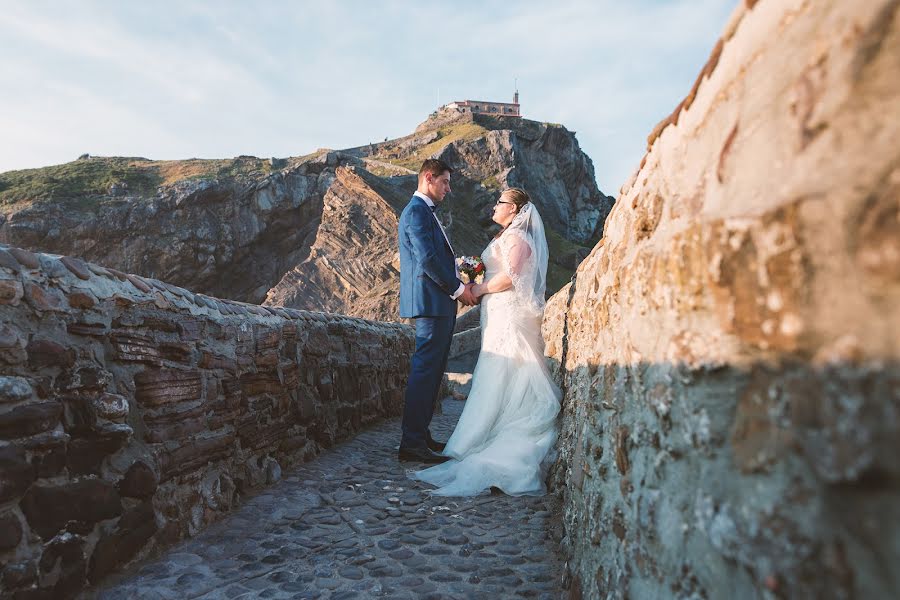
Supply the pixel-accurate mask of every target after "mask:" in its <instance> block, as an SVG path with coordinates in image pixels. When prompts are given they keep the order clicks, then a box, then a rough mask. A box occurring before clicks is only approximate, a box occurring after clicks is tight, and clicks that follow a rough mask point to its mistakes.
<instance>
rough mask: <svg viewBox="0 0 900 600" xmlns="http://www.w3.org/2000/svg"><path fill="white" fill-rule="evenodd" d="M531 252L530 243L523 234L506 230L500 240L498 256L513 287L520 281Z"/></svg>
mask: <svg viewBox="0 0 900 600" xmlns="http://www.w3.org/2000/svg"><path fill="white" fill-rule="evenodd" d="M532 254H533V252H532V251H531V245H530V244H529V243H528V240H527V239H526V238H525V236H523V235H520V234H518V233H517V232H508V233H507V234H506V235H504V236H503V238H501V240H500V258H501V260H502V262H503V270H504V271H506V274H507V275H509V278H510V279H511V280H512V282H513V287H518V286H517V285H516V284H517V282H518V283H521V279H522V275H523V274H525V271H526V269H527V267H528V262H529V259H530V258H531V255H532Z"/></svg>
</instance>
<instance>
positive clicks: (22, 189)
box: [0, 158, 160, 204]
mask: <svg viewBox="0 0 900 600" xmlns="http://www.w3.org/2000/svg"><path fill="white" fill-rule="evenodd" d="M150 164H152V163H150V161H147V160H145V159H140V158H138V159H135V158H91V159H81V160H76V161H73V162H70V163H65V164H62V165H54V166H52V167H43V168H40V169H24V170H21V171H8V172H6V173H0V204H16V203H18V202H22V201H32V200H47V199H53V200H66V199H80V198H83V197H85V196H95V195H104V194H107V193H108V190H109V187H110V185H112V184H113V183H125V184H127V185H128V190H129V192H131V193H150V192H152V190H154V189H155V188H156V186H157V185H159V183H160V177H159V173H157V172H156V171H155V169H153V168H150V167H149V166H148V165H150Z"/></svg>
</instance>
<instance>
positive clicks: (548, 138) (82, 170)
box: [0, 112, 612, 320]
mask: <svg viewBox="0 0 900 600" xmlns="http://www.w3.org/2000/svg"><path fill="white" fill-rule="evenodd" d="M429 156H440V157H442V158H444V159H445V160H447V161H448V162H449V163H450V164H451V165H452V166H453V167H454V168H455V169H458V172H457V175H456V176H455V177H454V193H453V194H452V195H451V197H449V198H448V200H447V202H445V204H444V208H443V209H442V211H441V218H442V219H443V220H444V222H445V223H446V224H447V229H448V231H449V233H450V235H451V237H452V239H453V241H454V247H455V249H456V250H457V252H459V253H460V254H478V253H480V251H481V249H482V248H483V247H484V246H485V245H486V243H487V241H488V240H489V238H490V236H491V235H492V234H493V232H494V229H493V224H492V223H491V221H490V206H489V205H490V204H491V203H492V202H493V200H494V199H495V196H496V193H497V191H498V190H499V189H500V188H501V187H504V186H507V185H520V186H523V187H526V188H527V189H528V190H529V191H530V192H531V193H532V195H533V196H534V197H535V201H536V203H537V204H538V205H539V206H540V207H541V210H542V212H543V213H544V214H545V215H546V217H547V222H548V226H549V230H550V233H549V235H550V238H551V239H550V244H551V250H552V251H551V254H552V257H553V261H554V264H553V266H552V268H551V281H550V283H551V289H552V290H555V289H558V288H559V287H561V286H562V285H563V284H564V283H565V282H567V281H568V280H569V277H570V276H571V273H572V272H573V271H574V268H575V266H576V265H577V263H578V261H579V260H580V259H581V258H583V257H584V256H585V255H586V254H587V252H588V250H589V248H590V247H591V246H592V245H593V243H594V242H596V240H597V239H599V235H600V232H601V231H602V226H603V220H604V218H605V216H606V214H607V213H608V211H609V209H610V207H611V205H612V199H611V198H609V197H607V196H605V195H604V194H602V193H601V192H600V191H599V190H598V189H597V186H596V183H595V181H594V173H593V166H592V164H591V162H590V159H589V158H588V157H587V156H585V155H584V154H583V153H582V152H581V150H580V149H579V147H578V143H577V141H576V140H575V136H574V134H573V133H571V132H569V131H567V130H566V129H565V128H563V127H560V126H555V125H549V124H542V123H537V122H534V121H526V120H521V119H503V120H496V119H495V120H491V119H488V118H479V119H475V118H473V117H472V116H471V115H462V114H456V113H446V112H441V113H436V114H435V115H433V116H432V117H431V118H429V119H428V120H427V121H426V122H425V123H423V124H422V125H420V126H419V128H418V129H417V131H416V133H414V134H412V135H410V136H406V137H404V138H400V139H397V140H390V141H387V142H384V143H379V144H373V145H370V146H365V147H361V148H352V149H348V150H345V151H337V152H332V151H320V152H317V153H315V154H313V155H309V156H305V157H298V158H290V159H282V160H278V159H268V160H261V159H258V158H255V157H238V158H235V159H231V160H219V161H203V160H189V161H168V162H167V161H149V160H146V159H140V158H100V157H90V156H85V157H82V158H81V159H79V160H78V161H75V162H72V163H68V164H65V165H59V166H56V167H47V168H45V169H35V170H29V171H14V172H9V173H3V174H0V241H2V242H5V243H9V244H12V245H16V246H20V247H23V248H27V249H30V250H36V251H37V250H40V251H46V252H54V253H58V254H67V255H73V256H79V257H82V258H85V259H87V260H92V261H96V262H99V263H102V264H104V265H108V266H111V267H114V268H117V269H120V270H122V271H127V272H134V273H141V274H143V275H146V276H148V277H155V278H159V279H162V280H165V281H171V282H173V283H174V284H177V285H182V286H184V287H186V288H189V289H191V290H194V291H197V292H201V293H206V294H210V295H213V296H217V297H222V298H230V299H234V300H239V301H245V302H252V303H262V302H265V303H266V304H267V305H272V306H287V307H293V308H305V309H316V310H327V311H330V312H338V313H344V314H349V315H355V316H362V317H368V318H376V319H381V320H397V319H398V317H397V310H396V304H397V299H396V295H397V289H398V281H397V279H398V278H397V268H398V259H397V254H396V247H395V246H396V222H397V216H398V214H399V212H400V211H401V210H402V208H403V206H404V205H405V203H406V202H407V201H408V199H409V196H410V195H411V194H412V192H413V191H414V190H415V177H414V172H415V171H416V170H417V169H418V167H419V165H420V164H421V161H422V160H423V159H425V158H427V157H429Z"/></svg>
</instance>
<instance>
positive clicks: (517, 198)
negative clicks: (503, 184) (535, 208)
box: [500, 187, 531, 212]
mask: <svg viewBox="0 0 900 600" xmlns="http://www.w3.org/2000/svg"><path fill="white" fill-rule="evenodd" d="M500 195H501V196H505V197H506V198H507V199H508V200H509V201H510V202H512V203H513V204H515V205H516V212H519V211H520V210H522V208H523V207H524V206H525V205H526V204H528V203H529V202H531V197H529V196H528V192H526V191H525V190H523V189H522V188H517V187H513V188H509V189H508V190H506V191H504V192H503V193H502V194H500Z"/></svg>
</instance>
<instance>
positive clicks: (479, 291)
mask: <svg viewBox="0 0 900 600" xmlns="http://www.w3.org/2000/svg"><path fill="white" fill-rule="evenodd" d="M472 293H473V294H475V297H476V298H481V297H482V296H484V293H485V289H484V284H483V283H476V284H475V285H473V286H472Z"/></svg>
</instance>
